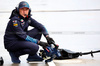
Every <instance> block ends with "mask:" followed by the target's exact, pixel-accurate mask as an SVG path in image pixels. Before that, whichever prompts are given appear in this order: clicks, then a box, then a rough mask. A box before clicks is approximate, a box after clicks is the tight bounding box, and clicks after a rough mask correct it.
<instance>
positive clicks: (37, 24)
mask: <svg viewBox="0 0 100 66" xmlns="http://www.w3.org/2000/svg"><path fill="white" fill-rule="evenodd" d="M30 20H31V22H30V23H29V25H30V26H32V27H35V28H37V29H38V30H40V31H41V32H42V33H43V35H44V36H46V35H49V34H48V31H47V29H46V28H45V26H44V25H42V24H41V23H39V22H37V21H36V20H35V19H33V18H30Z"/></svg>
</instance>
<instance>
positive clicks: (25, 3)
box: [18, 1, 29, 9]
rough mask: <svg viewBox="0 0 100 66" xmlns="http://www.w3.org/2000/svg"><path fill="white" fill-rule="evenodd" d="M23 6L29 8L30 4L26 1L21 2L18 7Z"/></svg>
mask: <svg viewBox="0 0 100 66" xmlns="http://www.w3.org/2000/svg"><path fill="white" fill-rule="evenodd" d="M23 7H27V8H29V4H28V3H27V2H25V1H22V2H20V3H19V6H18V9H20V8H23Z"/></svg>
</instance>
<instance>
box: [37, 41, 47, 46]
mask: <svg viewBox="0 0 100 66" xmlns="http://www.w3.org/2000/svg"><path fill="white" fill-rule="evenodd" d="M38 45H40V46H42V47H43V48H46V47H47V46H49V44H48V43H46V42H42V41H40V42H39V43H38Z"/></svg>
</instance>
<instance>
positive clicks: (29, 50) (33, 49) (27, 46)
mask: <svg viewBox="0 0 100 66" xmlns="http://www.w3.org/2000/svg"><path fill="white" fill-rule="evenodd" d="M27 34H28V35H29V36H31V37H33V38H35V39H38V40H40V39H41V36H42V34H41V33H40V32H39V30H38V29H35V28H34V29H32V30H30V31H28V32H27ZM38 49H39V46H38V45H37V44H35V43H32V42H29V41H17V42H16V43H15V44H14V45H13V46H12V47H11V48H10V49H9V52H14V54H15V55H16V56H18V57H19V56H21V55H24V54H29V55H35V54H36V53H37V51H38Z"/></svg>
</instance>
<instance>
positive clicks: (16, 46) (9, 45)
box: [4, 1, 54, 63]
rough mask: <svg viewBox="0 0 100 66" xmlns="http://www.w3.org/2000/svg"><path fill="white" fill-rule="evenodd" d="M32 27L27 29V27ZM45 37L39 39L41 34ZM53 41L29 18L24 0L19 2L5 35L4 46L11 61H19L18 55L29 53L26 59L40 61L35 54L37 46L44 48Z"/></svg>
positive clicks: (29, 12)
mask: <svg viewBox="0 0 100 66" xmlns="http://www.w3.org/2000/svg"><path fill="white" fill-rule="evenodd" d="M29 26H32V27H34V29H32V30H29V31H28V27H29ZM42 34H43V35H44V36H45V37H46V39H47V43H46V42H42V41H40V39H41V35H42ZM52 42H54V40H53V39H52V38H50V37H49V34H48V32H47V30H46V28H45V27H44V26H43V25H42V24H40V23H38V22H37V21H36V20H34V19H33V18H31V9H30V7H29V4H28V3H27V2H25V1H22V2H20V3H19V6H18V7H17V8H16V9H14V10H13V11H12V14H11V16H10V21H9V22H8V25H7V28H6V31H5V35H4V46H5V48H6V49H7V50H8V52H9V54H10V56H11V60H12V62H13V63H20V60H19V57H20V56H21V55H24V54H29V56H28V58H27V61H42V60H43V59H42V58H41V57H39V56H38V55H37V51H38V49H39V46H38V45H40V46H42V47H43V48H45V47H46V46H48V45H49V44H51V43H52Z"/></svg>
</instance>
